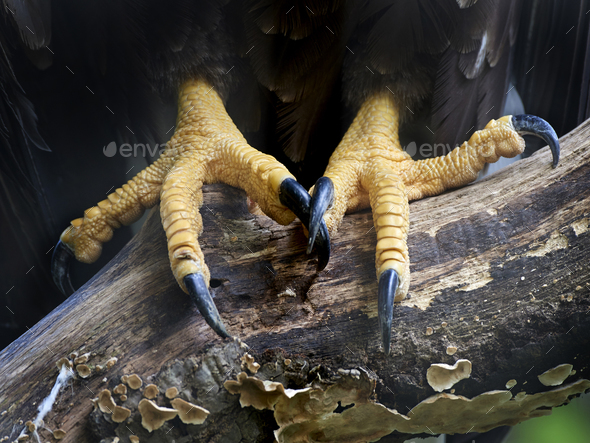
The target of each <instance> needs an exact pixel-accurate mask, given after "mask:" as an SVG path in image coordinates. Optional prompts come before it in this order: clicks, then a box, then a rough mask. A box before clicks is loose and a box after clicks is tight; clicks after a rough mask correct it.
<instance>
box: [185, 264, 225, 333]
mask: <svg viewBox="0 0 590 443" xmlns="http://www.w3.org/2000/svg"><path fill="white" fill-rule="evenodd" d="M183 281H184V285H185V286H186V289H187V290H188V293H189V295H190V296H191V298H192V299H193V302H194V303H195V305H197V309H198V310H199V312H200V313H201V315H202V316H203V318H204V319H205V321H206V322H207V324H208V325H209V326H210V327H211V329H213V331H215V333H216V334H217V335H219V336H220V337H222V338H230V337H231V335H230V334H228V332H227V330H226V329H225V326H224V325H223V321H222V320H221V317H220V315H219V311H218V310H217V307H216V306H215V302H214V301H213V297H211V294H210V293H209V289H208V288H207V285H206V284H205V279H204V278H203V276H202V275H201V274H188V275H187V276H185V277H184V279H183Z"/></svg>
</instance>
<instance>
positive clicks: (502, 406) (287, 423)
mask: <svg viewBox="0 0 590 443" xmlns="http://www.w3.org/2000/svg"><path fill="white" fill-rule="evenodd" d="M271 383H273V384H272V385H269V384H268V383H266V384H265V383H264V382H263V381H262V380H259V379H256V378H254V377H248V376H247V375H246V374H245V373H240V374H239V375H238V380H237V381H231V382H229V381H228V382H226V384H225V386H226V388H227V389H228V391H230V392H231V393H235V394H240V404H242V407H244V406H247V405H250V404H252V403H253V400H252V399H253V398H256V397H258V398H259V399H262V401H259V402H258V406H263V405H264V403H265V402H266V405H267V407H266V409H271V410H273V411H274V418H275V420H276V422H277V424H278V425H279V429H278V430H276V431H275V433H274V434H275V439H276V441H277V442H278V443H286V442H289V443H307V442H309V441H317V440H318V437H321V441H324V442H334V443H336V442H342V441H346V442H348V443H361V442H363V443H364V442H367V441H376V440H378V439H380V438H381V437H384V436H385V435H388V434H390V433H392V432H394V431H397V432H401V433H405V434H421V433H434V434H441V433H446V434H455V433H461V434H465V433H468V432H486V431H489V430H490V429H493V428H495V427H498V426H503V425H516V424H518V423H520V422H522V421H524V420H527V419H529V418H532V417H539V416H543V415H547V414H550V413H551V411H550V409H551V408H552V407H554V406H560V405H562V404H564V403H567V402H568V401H569V398H570V397H571V396H574V395H577V394H580V393H582V392H584V391H585V390H587V389H589V388H590V380H578V381H577V382H575V383H572V384H570V385H567V386H562V387H559V388H556V389H554V390H551V391H548V392H541V393H538V394H532V395H526V394H524V393H523V394H524V395H523V396H522V397H521V398H520V400H517V399H516V398H514V399H513V398H512V394H511V393H510V392H509V391H490V392H484V393H483V394H481V395H478V396H476V397H474V398H472V399H469V398H466V397H463V396H460V395H453V394H446V393H440V394H435V395H433V396H431V397H429V398H427V399H425V400H424V401H422V402H421V403H419V404H417V405H416V406H414V407H413V408H412V409H411V413H409V414H408V415H404V414H401V413H399V412H397V411H396V410H394V409H388V408H387V407H385V406H384V405H382V404H379V403H377V402H375V401H374V400H373V398H374V393H375V391H374V389H375V385H376V382H375V381H374V380H371V379H368V377H367V376H366V375H364V374H363V376H361V377H360V379H358V380H357V379H356V378H352V377H343V378H342V380H341V381H339V382H338V383H337V384H334V385H330V386H329V387H327V388H326V389H325V390H324V389H319V388H307V389H302V390H289V389H285V388H284V387H282V388H279V387H278V386H276V385H277V383H274V382H271ZM270 387H272V391H270V392H269V388H270ZM289 391H290V392H289ZM271 392H272V394H273V395H274V397H273V398H272V401H269V400H270V399H269V394H270V393H271ZM347 406H350V407H348V408H347V409H345V410H344V411H341V412H338V410H339V409H340V407H347Z"/></svg>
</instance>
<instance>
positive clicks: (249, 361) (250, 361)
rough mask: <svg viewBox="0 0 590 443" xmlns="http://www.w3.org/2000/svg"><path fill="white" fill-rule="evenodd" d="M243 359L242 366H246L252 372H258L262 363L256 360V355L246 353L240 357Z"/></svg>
mask: <svg viewBox="0 0 590 443" xmlns="http://www.w3.org/2000/svg"><path fill="white" fill-rule="evenodd" d="M240 360H241V361H242V368H244V367H246V368H248V370H249V371H250V372H251V373H252V374H256V373H257V372H258V369H260V365H259V364H258V363H256V362H255V361H254V357H252V356H251V355H250V354H248V353H246V354H244V355H243V356H242V358H241V359H240Z"/></svg>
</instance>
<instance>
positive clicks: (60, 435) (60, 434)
mask: <svg viewBox="0 0 590 443" xmlns="http://www.w3.org/2000/svg"><path fill="white" fill-rule="evenodd" d="M65 436H66V431H64V430H63V429H56V430H55V431H53V438H55V439H56V440H61V439H63V438H64V437H65Z"/></svg>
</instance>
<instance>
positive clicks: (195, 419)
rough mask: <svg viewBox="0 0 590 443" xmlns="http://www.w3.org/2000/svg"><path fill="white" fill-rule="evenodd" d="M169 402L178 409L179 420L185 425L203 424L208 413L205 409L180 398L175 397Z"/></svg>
mask: <svg viewBox="0 0 590 443" xmlns="http://www.w3.org/2000/svg"><path fill="white" fill-rule="evenodd" d="M170 404H171V405H172V407H173V408H174V409H176V410H177V411H178V416H179V417H180V420H181V421H182V422H183V423H185V424H187V425H200V424H203V422H204V421H205V419H206V418H207V416H208V415H209V411H208V410H207V409H205V408H201V407H200V406H197V405H194V404H192V403H189V402H188V401H185V400H183V399H182V398H175V399H174V400H172V401H171V402H170Z"/></svg>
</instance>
